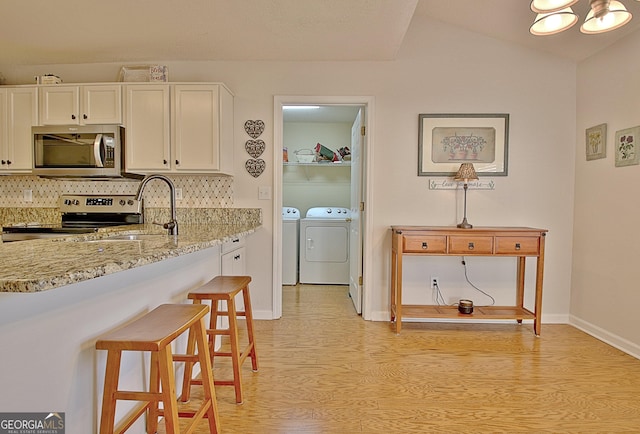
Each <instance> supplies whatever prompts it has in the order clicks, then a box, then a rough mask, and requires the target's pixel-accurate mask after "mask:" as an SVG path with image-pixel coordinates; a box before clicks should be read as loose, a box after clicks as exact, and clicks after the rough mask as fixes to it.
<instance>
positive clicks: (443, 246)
mask: <svg viewBox="0 0 640 434" xmlns="http://www.w3.org/2000/svg"><path fill="white" fill-rule="evenodd" d="M403 239H404V246H403V251H404V252H405V253H446V252H447V237H445V236H438V235H406V236H404V237H403Z"/></svg>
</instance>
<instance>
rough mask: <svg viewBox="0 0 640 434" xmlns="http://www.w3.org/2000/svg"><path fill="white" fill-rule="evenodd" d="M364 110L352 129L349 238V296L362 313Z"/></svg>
mask: <svg viewBox="0 0 640 434" xmlns="http://www.w3.org/2000/svg"><path fill="white" fill-rule="evenodd" d="M362 110H363V109H362V108H361V109H360V111H358V115H357V116H356V119H355V121H354V122H353V126H352V127H351V149H350V150H351V227H350V237H349V249H350V254H349V258H350V259H351V262H350V271H349V295H350V296H351V301H352V302H353V306H354V307H355V308H356V312H358V313H359V314H361V313H362V285H361V284H360V280H361V276H362V239H361V237H360V229H361V225H362V219H361V214H360V213H361V211H360V203H361V202H362V177H361V173H362V172H361V167H360V166H361V164H362V159H361V158H360V157H361V155H362V143H363V142H364V129H363V126H364V122H363V120H364V116H363V113H362Z"/></svg>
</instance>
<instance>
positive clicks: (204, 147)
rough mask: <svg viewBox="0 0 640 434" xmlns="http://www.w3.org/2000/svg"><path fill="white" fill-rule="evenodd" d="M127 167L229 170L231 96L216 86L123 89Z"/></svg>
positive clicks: (173, 170)
mask: <svg viewBox="0 0 640 434" xmlns="http://www.w3.org/2000/svg"><path fill="white" fill-rule="evenodd" d="M125 95H126V96H125V131H126V133H125V134H126V158H125V164H126V168H127V171H129V172H133V173H149V172H169V173H221V174H232V173H233V96H232V95H231V93H230V92H229V90H228V89H227V88H226V87H225V86H224V85H220V84H188V83H186V84H137V85H127V86H126V90H125Z"/></svg>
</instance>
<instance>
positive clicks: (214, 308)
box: [193, 300, 220, 366]
mask: <svg viewBox="0 0 640 434" xmlns="http://www.w3.org/2000/svg"><path fill="white" fill-rule="evenodd" d="M196 301H198V302H200V300H194V301H193V302H194V303H195V302H196ZM218 303H219V301H218V300H211V313H210V316H209V330H217V329H218V316H219V315H218V312H219V310H220V307H219V306H218ZM208 341H209V356H210V358H211V366H213V358H214V357H215V349H216V334H215V333H209V334H208Z"/></svg>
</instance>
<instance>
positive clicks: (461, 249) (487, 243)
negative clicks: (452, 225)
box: [449, 235, 493, 255]
mask: <svg viewBox="0 0 640 434" xmlns="http://www.w3.org/2000/svg"><path fill="white" fill-rule="evenodd" d="M449 253H450V254H459V255H491V254H492V253H493V237H470V236H460V237H459V236H455V235H452V236H450V237H449Z"/></svg>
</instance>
